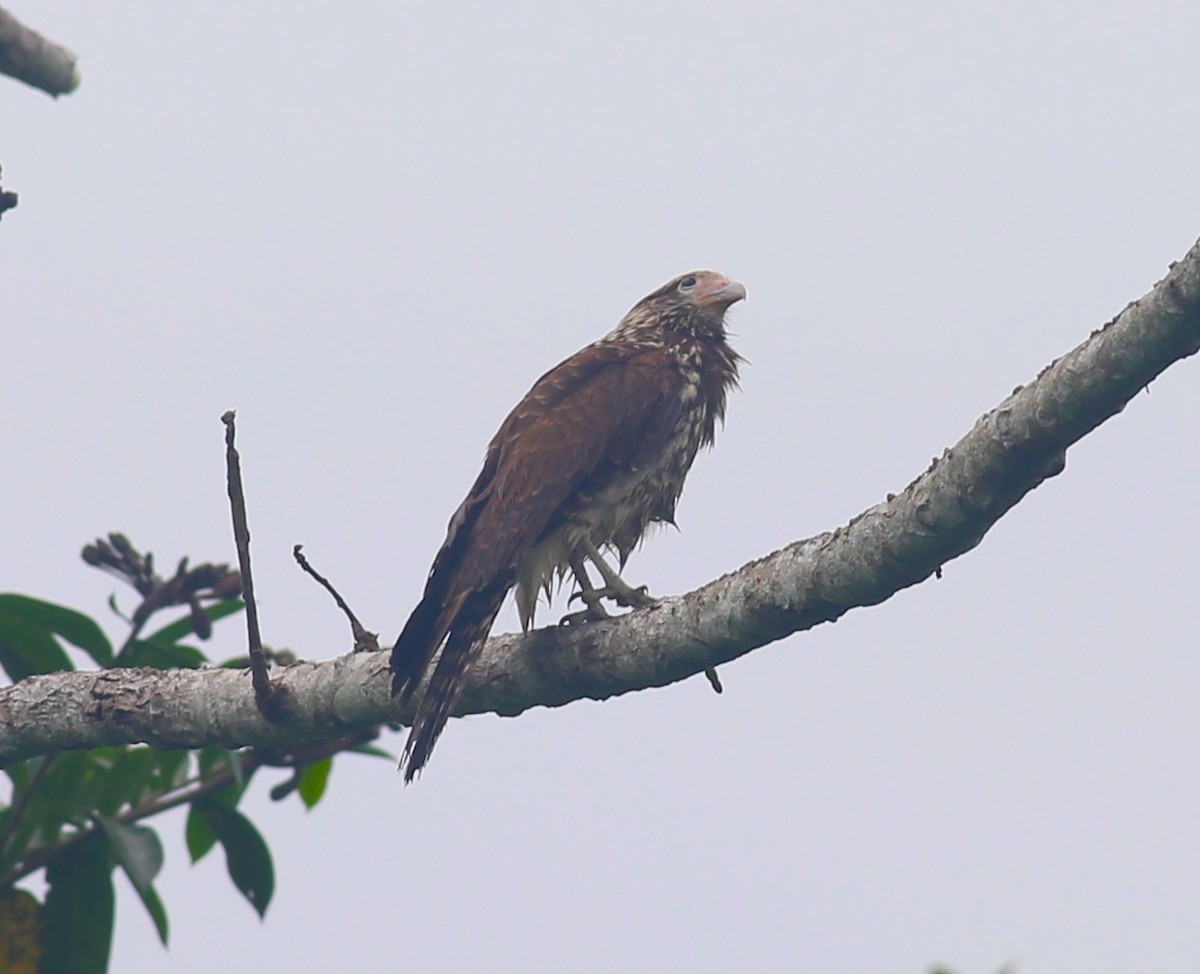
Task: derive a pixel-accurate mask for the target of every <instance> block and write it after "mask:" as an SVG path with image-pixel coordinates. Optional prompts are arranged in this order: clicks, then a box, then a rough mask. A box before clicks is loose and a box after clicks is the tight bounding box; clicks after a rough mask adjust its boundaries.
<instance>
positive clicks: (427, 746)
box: [393, 589, 507, 784]
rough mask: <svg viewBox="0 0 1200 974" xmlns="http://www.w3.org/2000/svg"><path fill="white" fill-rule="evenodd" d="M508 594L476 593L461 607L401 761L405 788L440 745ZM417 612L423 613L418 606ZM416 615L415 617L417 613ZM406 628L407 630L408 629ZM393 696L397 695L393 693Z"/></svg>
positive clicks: (413, 682) (412, 684) (412, 685)
mask: <svg viewBox="0 0 1200 974" xmlns="http://www.w3.org/2000/svg"><path fill="white" fill-rule="evenodd" d="M506 591H507V590H506V589H501V590H500V591H499V593H498V594H497V593H494V592H491V593H489V592H479V593H475V595H474V597H473V598H470V599H468V600H467V601H466V604H465V605H463V606H462V608H461V611H460V612H458V613H457V618H454V620H453V623H452V624H451V626H450V635H449V638H447V640H446V645H445V648H443V649H442V655H441V657H440V658H439V659H438V662H437V666H436V667H435V668H434V671H433V676H431V677H430V679H429V686H428V687H426V689H425V694H424V696H422V698H421V705H420V706H419V707H418V708H417V714H416V717H414V718H413V724H412V729H411V730H410V731H409V733H408V740H407V742H405V745H404V754H403V756H402V757H401V758H400V768H401V770H402V771H403V772H404V783H405V784H409V783H410V782H411V781H412V780H413V778H415V777H416V776H417V774H418V773H419V772H420V771H421V769H422V768H423V767H425V762H427V761H428V760H429V755H430V754H431V753H432V751H433V745H434V744H436V743H437V739H438V736H439V735H440V734H441V733H442V728H444V727H445V726H446V721H448V720H449V719H450V712H451V710H453V708H454V705H455V704H456V703H457V702H458V698H459V696H460V695H461V693H462V677H463V674H464V673H466V671H467V669H468V667H470V665H471V663H472V662H473V661H474V660H475V658H476V656H478V655H479V650H480V649H481V648H482V647H483V644H484V641H485V640H486V639H487V636H488V632H489V631H490V630H491V628H492V623H493V622H494V621H495V619H496V613H497V612H499V611H500V606H501V604H502V603H503V602H504V595H505V592H506ZM417 611H420V607H419V606H418V608H417ZM413 615H414V616H415V615H416V612H414V613H413ZM405 628H406V629H407V626H406V627H405ZM403 638H404V637H403V636H401V638H400V640H398V641H397V643H396V645H397V647H399V645H400V642H401V641H403ZM393 656H394V651H393ZM424 668H425V667H424V666H422V667H421V670H419V671H418V672H417V674H416V676H415V677H413V678H412V679H411V681H410V682H409V683H407V684H406V685H405V687H404V691H403V692H404V693H406V694H408V695H410V696H411V694H412V691H413V689H414V688H415V686H416V684H417V683H418V682H419V681H420V677H421V673H422V672H423V671H424ZM393 670H394V664H393ZM398 679H399V674H397V675H396V676H394V677H393V680H394V681H395V680H398ZM394 685H395V684H394V683H393V686H394ZM393 692H395V691H394V690H393Z"/></svg>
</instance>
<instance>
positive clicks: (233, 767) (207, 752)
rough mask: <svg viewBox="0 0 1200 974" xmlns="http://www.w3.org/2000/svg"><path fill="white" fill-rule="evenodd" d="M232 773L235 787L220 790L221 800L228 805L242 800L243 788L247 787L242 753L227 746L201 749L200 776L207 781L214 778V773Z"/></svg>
mask: <svg viewBox="0 0 1200 974" xmlns="http://www.w3.org/2000/svg"><path fill="white" fill-rule="evenodd" d="M226 773H228V774H231V775H232V776H233V785H235V786H236V788H235V789H233V790H231V791H226V790H225V789H222V790H221V792H220V798H221V801H222V802H224V803H225V804H226V805H236V804H237V803H238V801H240V800H241V797H242V790H243V789H244V788H245V787H246V773H245V769H244V768H243V767H242V754H241V752H240V751H234V750H231V749H230V748H227V747H216V746H212V747H206V748H202V749H201V751H200V777H201V778H203V779H204V780H205V781H210V780H212V777H213V776H214V775H218V774H226Z"/></svg>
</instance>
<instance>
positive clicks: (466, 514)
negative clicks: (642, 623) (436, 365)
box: [391, 271, 746, 782]
mask: <svg viewBox="0 0 1200 974" xmlns="http://www.w3.org/2000/svg"><path fill="white" fill-rule="evenodd" d="M745 296H746V289H745V288H744V287H743V286H742V285H741V284H739V283H738V282H737V281H731V280H729V278H727V277H723V276H722V275H720V274H718V273H716V272H714V271H693V272H692V273H690V274H684V275H683V276H682V277H677V278H676V279H675V280H673V281H671V282H669V283H668V284H666V285H664V286H663V287H661V288H659V289H658V290H657V291H655V292H654V293H653V294H650V295H648V296H647V297H645V298H643V299H642V300H641V301H639V302H638V303H637V304H635V305H634V306H633V308H632V309H631V310H630V311H629V313H628V314H627V315H625V317H624V318H622V319H621V321H620V323H619V324H618V325H617V327H616V328H614V329H613V330H612V331H611V332H609V334H607V335H605V336H604V337H603V338H601V339H600V340H599V341H597V342H593V343H592V344H591V345H589V346H587V347H586V348H584V349H582V350H580V351H578V352H576V353H575V354H574V355H572V356H571V357H570V358H569V359H567V360H566V361H565V362H562V363H561V364H560V365H557V366H555V367H554V368H553V369H551V370H550V371H549V372H547V373H546V374H545V375H543V376H542V377H541V378H540V379H538V381H537V382H536V383H534V386H533V388H532V389H530V390H529V392H528V393H527V394H526V395H525V398H524V399H522V400H521V401H520V402H519V403H518V404H517V407H516V408H515V409H514V410H513V411H512V412H511V413H509V414H508V418H507V419H505V420H504V422H503V424H501V426H500V429H499V431H498V432H497V433H496V435H495V436H494V437H493V438H492V442H491V443H490V444H488V448H487V455H486V457H485V458H484V462H483V470H482V472H481V473H480V474H479V477H478V479H477V480H476V481H475V484H474V486H473V487H472V488H471V490H470V492H469V493H468V494H467V497H466V500H464V501H463V502H462V504H461V505H460V506H459V508H458V510H457V511H455V512H454V516H453V517H452V518H451V519H450V526H449V529H448V531H447V532H446V540H445V543H444V544H443V545H442V548H441V550H440V551H439V552H438V553H437V557H436V558H435V559H434V561H433V567H432V568H431V569H430V570H429V579H428V581H427V582H426V583H425V594H424V595H423V596H422V597H421V601H420V603H418V605H417V607H416V608H415V609H414V610H413V613H412V615H411V616H410V617H409V619H408V622H407V623H406V624H405V626H404V631H403V632H401V633H400V638H399V639H397V640H396V645H395V646H394V647H393V649H392V657H391V669H392V694H393V695H395V696H399V697H400V699H401V701H402V702H404V703H407V702H408V701H409V700H410V699H411V698H412V696H413V694H414V693H416V691H417V689H418V688H419V687H420V685H421V680H422V677H423V676H424V674H425V671H426V670H427V669H428V668H429V665H430V663H431V662H432V660H433V659H434V656H435V655H436V654H437V651H438V649H439V647H440V648H441V650H442V653H441V656H440V657H439V658H438V662H437V665H436V666H435V667H434V669H433V673H432V675H431V676H430V679H429V684H428V686H427V688H426V689H425V692H424V695H423V696H422V697H421V700H420V705H419V706H418V708H417V713H416V717H415V719H414V720H413V725H412V730H411V731H410V732H409V736H408V741H407V743H406V744H405V746H404V756H403V759H402V760H401V767H402V768H403V770H404V780H405V782H410V781H412V779H413V777H414V776H415V775H416V774H417V773H418V772H419V771H420V770H421V768H422V767H424V765H425V762H426V761H428V760H429V754H430V752H431V751H432V750H433V745H434V743H435V742H436V741H437V738H438V735H439V734H440V733H441V731H442V728H443V727H444V726H445V725H446V721H447V720H448V719H449V717H450V712H451V709H452V708H453V707H454V704H455V702H456V700H457V698H458V695H459V692H460V690H461V688H462V685H463V677H464V674H465V673H466V671H467V669H468V667H470V665H471V662H472V661H473V660H474V659H475V657H476V656H477V655H478V653H479V650H480V648H481V647H482V646H483V643H484V641H485V640H486V639H487V636H488V631H489V630H490V629H491V627H492V622H493V620H494V619H495V618H496V613H497V612H498V611H499V610H500V605H501V603H502V602H503V601H504V597H505V596H506V595H507V594H508V591H509V589H511V588H513V587H514V586H516V590H517V594H516V600H517V611H518V613H519V614H520V617H521V625H522V627H523V628H525V629H528V628H529V625H530V623H531V622H532V621H533V614H534V608H535V606H536V603H537V599H538V595H539V593H541V592H545V593H546V595H547V597H549V595H550V593H551V591H552V588H553V586H554V585H555V583H556V582H558V581H561V580H562V579H563V578H564V577H565V576H566V574H567V572H568V571H569V572H570V573H571V575H572V577H573V578H574V581H575V584H576V585H577V586H578V591H577V592H576V593H575V594H574V595H573V596H572V599H573V600H574V599H575V598H578V599H579V600H581V601H582V602H583V604H584V606H585V608H584V609H583V610H582V611H581V612H577V613H573V614H572V615H569V616H567V618H566V619H564V620H563V621H564V623H567V624H571V623H575V624H578V623H581V622H584V621H586V620H587V619H592V618H603V617H604V616H605V615H606V613H605V611H604V607H603V605H602V600H604V599H612V600H613V601H614V602H616V603H617V604H618V605H622V606H629V607H635V608H636V607H640V606H645V605H649V604H652V603H653V601H654V600H653V599H652V598H650V597H649V596H648V595H647V594H646V592H645V589H644V588H640V589H635V588H631V587H630V586H629V585H627V584H626V583H625V582H624V581H623V580H622V579H621V577H620V575H618V574H617V571H616V570H614V569H613V568H612V566H611V565H609V564H608V563H607V562H606V561H605V560H604V558H603V556H602V551H603V550H604V549H606V548H607V549H609V550H613V549H615V551H616V553H617V556H618V558H619V564H620V566H621V567H622V568H623V567H624V565H625V560H626V558H628V557H629V553H630V552H631V551H632V550H633V549H634V548H635V547H636V546H637V544H638V542H639V541H641V539H642V536H643V535H644V534H645V533H646V529H647V528H648V527H649V526H650V525H651V524H654V523H655V522H666V523H668V524H670V523H673V517H674V514H675V503H676V501H678V500H679V493H680V491H681V490H682V489H683V480H684V478H685V477H686V476H687V472H688V470H689V468H690V467H691V466H692V461H693V460H695V458H696V452H697V451H698V450H699V449H700V447H702V446H711V445H712V442H713V438H714V436H715V434H716V425H717V421H718V420H720V419H723V417H724V415H725V395H726V393H727V392H728V391H729V390H730V389H731V388H735V387H736V385H737V375H738V363H739V362H740V361H741V359H740V357H739V356H738V354H737V353H736V352H735V351H734V350H733V349H732V348H730V346H729V343H728V341H727V340H726V333H725V313H726V311H728V310H729V307H730V305H732V304H733V303H734V302H736V301H740V300H742V299H743V298H744V297H745ZM589 561H590V562H591V563H592V564H593V565H594V566H595V567H596V569H597V570H598V572H599V574H600V577H601V579H602V584H601V586H600V587H596V586H593V584H592V582H591V579H590V578H589V577H588V573H587V569H586V567H585V564H586V563H587V562H589ZM713 679H714V686H719V685H718V684H716V683H715V677H713Z"/></svg>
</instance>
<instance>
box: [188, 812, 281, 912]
mask: <svg viewBox="0 0 1200 974" xmlns="http://www.w3.org/2000/svg"><path fill="white" fill-rule="evenodd" d="M194 807H195V808H197V809H199V810H200V811H201V812H202V813H203V814H204V815H205V816H206V817H207V818H208V824H209V826H210V827H211V828H212V830H213V832H214V834H215V835H216V837H217V841H218V842H220V843H221V845H222V846H224V848H225V867H226V868H227V869H228V870H229V878H230V879H232V880H233V885H234V886H236V887H237V888H238V890H240V891H241V894H242V895H243V896H244V897H246V899H247V900H248V901H249V902H250V905H251V906H253V907H254V909H255V910H257V911H258V915H259V916H260V917H261V916H264V915H265V914H266V912H267V906H268V905H269V904H270V902H271V896H272V894H273V893H274V892H275V867H274V866H273V865H272V864H271V853H270V851H269V850H268V849H267V844H266V842H264V841H263V837H262V836H261V835H259V834H258V829H256V828H255V827H254V826H253V825H252V824H251V822H250V820H249V819H248V818H246V816H245V815H243V814H242V813H241V812H239V811H238V810H237V809H234V808H230V807H229V806H228V805H222V804H221V803H220V802H212V801H208V800H206V799H201V800H200V801H197V802H196V804H195V806H194Z"/></svg>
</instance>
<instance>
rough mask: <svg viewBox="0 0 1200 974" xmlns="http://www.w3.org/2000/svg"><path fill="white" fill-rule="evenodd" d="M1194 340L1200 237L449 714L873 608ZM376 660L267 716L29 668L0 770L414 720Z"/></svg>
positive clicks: (479, 687) (167, 684) (182, 683)
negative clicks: (849, 466)
mask: <svg viewBox="0 0 1200 974" xmlns="http://www.w3.org/2000/svg"><path fill="white" fill-rule="evenodd" d="M1198 349H1200V242H1198V243H1197V244H1196V245H1195V246H1193V247H1192V249H1191V250H1190V251H1189V252H1188V254H1187V255H1186V256H1185V257H1184V258H1183V259H1182V260H1180V261H1179V262H1177V263H1175V264H1172V265H1171V268H1170V270H1169V272H1168V274H1167V275H1166V277H1164V278H1163V279H1162V280H1161V281H1160V282H1159V283H1158V284H1156V285H1155V287H1154V288H1153V289H1152V290H1151V291H1150V293H1149V294H1147V295H1146V296H1145V297H1143V298H1141V299H1140V300H1138V301H1135V302H1133V303H1132V304H1130V305H1129V306H1127V307H1126V308H1125V310H1124V311H1122V312H1121V313H1120V314H1119V315H1118V316H1117V317H1116V318H1114V319H1113V320H1112V321H1110V322H1109V323H1108V324H1106V325H1105V326H1104V327H1103V328H1100V329H1098V330H1097V331H1095V332H1093V333H1092V335H1091V336H1090V337H1089V338H1088V339H1087V340H1086V341H1085V342H1083V343H1082V344H1081V345H1079V346H1078V347H1077V348H1075V349H1073V350H1072V351H1070V352H1068V353H1067V354H1066V355H1064V356H1062V357H1061V358H1059V359H1057V360H1056V361H1055V362H1053V363H1052V364H1051V365H1049V366H1047V367H1046V368H1045V369H1043V370H1042V372H1041V374H1040V375H1039V376H1038V377H1037V378H1036V379H1035V380H1034V381H1033V382H1031V383H1030V384H1029V385H1027V386H1024V387H1021V388H1018V389H1016V390H1015V391H1014V392H1013V394H1012V395H1010V396H1009V397H1008V398H1007V399H1005V400H1004V401H1003V402H1002V403H1000V404H999V405H998V406H997V407H996V408H995V409H993V410H992V411H991V412H989V413H988V414H987V415H985V416H983V417H982V418H981V419H980V420H979V421H978V422H977V423H976V424H975V426H974V428H973V429H972V430H971V431H970V432H969V433H967V434H966V435H965V436H964V437H963V438H962V439H961V440H959V442H958V443H956V444H955V445H954V447H952V448H951V449H949V450H947V451H945V453H944V454H943V455H942V456H941V457H940V458H938V459H936V460H935V461H934V462H933V464H932V465H931V466H930V467H929V469H927V470H926V471H925V472H924V473H923V474H921V475H920V476H919V477H917V478H916V479H915V480H914V481H913V482H912V483H911V484H909V486H908V487H907V488H906V489H905V490H904V491H903V492H902V493H901V494H898V495H894V496H889V497H888V498H887V499H886V500H885V501H883V502H882V503H880V504H877V505H875V506H874V507H872V508H870V509H869V510H867V511H864V512H863V513H862V514H860V515H858V516H857V517H856V518H854V519H853V520H852V521H850V523H849V524H847V525H845V526H843V527H840V528H838V529H837V530H835V531H831V532H827V533H825V534H821V535H818V536H816V537H813V538H807V539H805V540H803V541H796V542H794V543H792V544H790V545H788V546H787V547H785V548H783V549H781V550H780V551H777V552H774V553H773V554H770V555H767V556H766V557H764V558H761V559H758V560H757V561H754V562H751V563H750V564H748V565H746V566H744V567H743V568H741V569H739V570H737V571H736V572H732V573H730V574H728V575H725V576H723V577H722V578H719V579H716V580H715V581H713V582H710V583H709V584H707V585H705V586H703V587H701V588H699V589H697V590H695V591H694V592H690V593H688V594H687V595H683V596H679V597H677V598H670V599H666V600H664V601H663V602H662V603H661V604H659V605H657V606H654V607H651V608H648V609H642V610H639V611H637V612H634V613H631V614H629V615H626V616H622V617H620V618H618V619H612V620H609V621H607V622H597V623H591V624H589V625H586V626H581V627H572V628H567V629H561V628H548V629H540V630H537V631H536V632H532V633H529V634H527V635H520V634H510V635H504V636H498V637H494V638H492V639H490V640H489V641H488V643H487V645H486V647H485V649H484V652H483V655H482V656H481V657H480V659H479V660H478V661H477V662H476V664H475V665H474V666H473V668H472V669H471V671H470V674H469V676H468V686H467V689H466V692H465V693H464V695H463V698H462V700H461V701H460V703H459V706H458V708H457V711H456V713H457V714H458V715H462V714H471V713H483V712H494V713H497V714H502V715H508V716H513V715H516V714H519V713H521V712H522V711H524V710H527V709H529V708H531V707H537V706H547V707H553V706H560V705H562V704H565V703H568V702H570V701H572V700H579V699H585V698H590V699H596V700H602V699H605V698H607V697H611V696H615V695H617V694H621V693H627V692H629V691H631V690H641V689H645V688H648V687H655V686H665V685H667V684H669V683H674V682H677V681H679V680H682V679H685V678H686V677H689V676H692V675H694V674H697V673H701V672H703V671H704V669H705V668H707V667H712V666H717V665H719V664H722V663H727V662H729V661H730V660H733V659H736V658H737V657H739V656H742V655H744V654H745V653H748V652H750V651H751V650H753V649H756V648H758V647H760V646H764V645H766V644H767V643H770V642H773V641H774V640H776V639H781V638H783V637H784V636H787V635H790V634H791V633H794V632H800V631H802V630H805V629H810V628H812V627H813V626H816V625H818V624H819V623H822V622H831V621H833V620H834V619H837V618H839V617H840V616H841V615H843V614H844V613H846V612H848V611H849V610H850V609H852V608H855V607H857V606H866V605H875V604H878V603H879V602H882V601H884V600H885V599H887V598H889V597H890V596H892V595H894V594H895V593H896V592H898V591H900V590H901V589H903V588H907V587H908V586H910V585H915V584H917V583H918V582H921V581H923V580H925V579H926V578H928V577H929V576H930V575H932V574H934V573H935V572H936V571H937V570H938V569H939V568H940V566H941V565H943V564H944V563H945V562H947V561H949V560H950V559H952V558H956V557H958V556H959V555H961V554H963V553H964V552H967V551H969V550H970V549H971V548H973V547H975V545H977V544H978V543H979V542H980V540H982V538H983V536H984V535H985V534H986V533H987V531H988V530H989V529H990V528H991V526H992V525H993V524H995V523H996V521H998V520H999V519H1000V518H1001V517H1002V516H1003V515H1004V514H1005V513H1006V512H1007V511H1008V510H1009V509H1010V508H1012V507H1013V505H1015V504H1016V503H1018V502H1019V501H1020V500H1021V498H1022V497H1024V496H1025V495H1026V494H1027V493H1029V491H1031V490H1033V489H1034V488H1035V487H1037V486H1038V485H1039V484H1040V483H1042V482H1043V481H1044V480H1046V479H1047V478H1049V477H1053V476H1055V475H1056V474H1058V473H1060V472H1061V471H1062V470H1063V467H1064V464H1065V456H1066V449H1067V447H1069V446H1070V445H1071V444H1073V443H1075V442H1076V441H1078V440H1079V439H1081V438H1082V437H1084V436H1086V435H1087V434H1088V433H1089V432H1090V431H1091V430H1093V429H1095V428H1096V427H1097V426H1099V425H1100V424H1101V423H1103V422H1104V421H1105V420H1106V419H1108V418H1109V417H1111V416H1113V415H1115V414H1116V413H1118V412H1120V411H1121V410H1122V409H1124V408H1125V405H1126V403H1128V402H1129V401H1130V400H1131V399H1132V398H1133V397H1134V396H1135V395H1136V394H1137V393H1138V392H1139V391H1140V390H1141V389H1143V388H1145V387H1146V386H1147V385H1148V384H1149V383H1150V382H1151V381H1152V380H1153V379H1154V378H1155V377H1156V376H1157V375H1158V374H1159V373H1161V372H1162V371H1163V370H1164V369H1166V368H1167V367H1168V366H1170V365H1171V364H1172V363H1174V362H1177V361H1179V360H1180V359H1183V358H1186V357H1187V356H1190V355H1193V354H1194V353H1195V352H1196V351H1197V350H1198ZM387 657H388V654H387V653H386V652H379V653H357V654H351V655H349V656H344V657H341V658H338V659H334V660H330V661H328V662H323V663H307V662H305V663H297V664H294V665H292V666H289V667H286V668H285V669H283V670H281V671H280V672H279V673H278V675H277V676H276V677H275V679H276V680H277V681H279V683H280V684H281V685H282V687H283V688H285V689H284V693H283V696H284V697H285V698H286V700H287V708H286V714H285V721H284V723H282V724H281V725H276V724H272V723H268V722H267V721H266V720H264V719H263V717H262V715H261V714H260V713H259V712H258V709H257V707H256V706H255V703H254V694H253V691H252V689H251V685H250V677H249V673H248V671H245V670H227V669H210V670H151V669H118V670H105V671H102V672H99V673H56V674H51V675H48V676H35V677H30V678H29V679H27V680H23V681H21V682H20V683H18V684H17V685H15V686H13V687H9V688H7V689H5V690H2V691H0V764H8V763H11V762H15V761H20V760H23V759H25V758H28V757H31V756H33V755H36V754H42V753H46V752H48V751H51V750H61V749H68V748H85V747H96V746H99V745H102V744H119V743H132V742H146V743H149V744H152V745H154V746H156V747H164V748H169V747H189V748H192V747H201V746H205V745H210V744H219V745H223V746H226V747H235V746H240V745H283V744H289V743H293V742H296V741H302V740H311V739H315V738H321V737H330V736H333V735H336V734H341V733H345V732H346V731H349V730H353V729H356V728H362V727H367V726H372V725H376V724H380V723H386V722H397V721H398V722H406V721H407V720H408V719H410V718H411V716H412V714H411V713H409V712H407V711H405V710H402V709H401V708H398V707H397V706H396V703H395V701H394V700H393V699H392V696H391V692H390V679H389V674H388V660H387ZM417 698H418V699H419V694H418V695H417Z"/></svg>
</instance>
